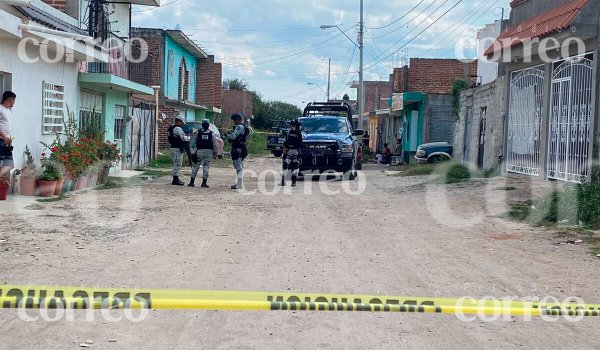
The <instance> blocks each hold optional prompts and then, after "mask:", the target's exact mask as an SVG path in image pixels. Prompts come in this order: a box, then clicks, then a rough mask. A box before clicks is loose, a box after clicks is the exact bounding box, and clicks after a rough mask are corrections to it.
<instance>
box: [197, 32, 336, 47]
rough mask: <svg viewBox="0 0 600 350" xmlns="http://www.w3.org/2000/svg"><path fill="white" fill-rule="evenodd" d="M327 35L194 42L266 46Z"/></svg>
mask: <svg viewBox="0 0 600 350" xmlns="http://www.w3.org/2000/svg"><path fill="white" fill-rule="evenodd" d="M326 35H329V34H316V35H308V36H299V37H295V38H290V39H286V40H273V41H262V42H260V41H258V42H250V41H246V42H243V41H240V42H222V41H205V40H194V41H197V42H199V43H201V44H220V45H267V44H278V43H292V42H295V41H299V40H306V39H312V38H318V37H323V36H326Z"/></svg>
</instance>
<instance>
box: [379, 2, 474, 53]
mask: <svg viewBox="0 0 600 350" xmlns="http://www.w3.org/2000/svg"><path fill="white" fill-rule="evenodd" d="M436 1H437V0H436ZM448 1H450V0H446V1H444V3H442V4H441V5H440V6H438V8H437V9H435V10H434V11H433V12H432V13H431V14H429V15H428V16H427V17H426V18H425V20H423V22H421V23H425V21H427V20H428V19H430V18H431V16H433V15H434V14H435V13H436V12H437V11H438V10H439V9H441V8H442V7H443V6H444V5H446V3H448ZM434 2H435V1H434ZM460 2H462V0H460V1H459V2H458V3H457V4H456V5H454V7H456V6H457V5H458V4H459V3H460ZM432 4H433V3H432ZM454 7H452V8H454ZM421 13H423V12H421ZM419 15H420V14H419ZM419 15H418V16H419ZM421 23H419V24H418V25H416V26H415V27H413V28H412V29H411V30H409V31H408V33H406V34H404V35H403V36H402V37H401V38H400V39H399V40H398V41H397V42H396V43H394V45H392V46H390V47H389V48H388V49H387V50H385V51H383V53H382V55H383V54H385V53H386V52H388V51H389V50H390V49H392V48H393V47H394V46H395V45H397V44H398V43H400V42H401V41H402V40H403V39H405V38H407V37H408V36H409V35H410V34H411V33H412V32H414V31H415V30H417V29H418V28H419V26H420V25H421ZM434 23H435V22H434ZM428 28H429V27H428ZM376 38H379V37H375V38H373V39H376ZM382 55H379V56H377V57H375V59H374V60H373V61H375V60H377V59H378V58H379V57H381V56H382ZM373 61H371V62H373Z"/></svg>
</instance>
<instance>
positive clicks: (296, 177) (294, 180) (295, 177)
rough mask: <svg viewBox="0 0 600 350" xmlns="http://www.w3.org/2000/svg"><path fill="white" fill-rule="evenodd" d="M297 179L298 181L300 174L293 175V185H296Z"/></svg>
mask: <svg viewBox="0 0 600 350" xmlns="http://www.w3.org/2000/svg"><path fill="white" fill-rule="evenodd" d="M296 181H298V176H297V175H292V187H296Z"/></svg>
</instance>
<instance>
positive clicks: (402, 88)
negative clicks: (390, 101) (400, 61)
mask: <svg viewBox="0 0 600 350" xmlns="http://www.w3.org/2000/svg"><path fill="white" fill-rule="evenodd" d="M392 84H393V88H394V92H395V93H400V92H406V91H408V66H404V67H402V68H394V73H392Z"/></svg>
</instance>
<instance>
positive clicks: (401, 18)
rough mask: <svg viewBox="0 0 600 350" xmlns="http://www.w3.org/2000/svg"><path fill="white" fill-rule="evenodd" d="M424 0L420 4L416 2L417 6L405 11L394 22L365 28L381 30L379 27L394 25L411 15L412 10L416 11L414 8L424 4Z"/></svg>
mask: <svg viewBox="0 0 600 350" xmlns="http://www.w3.org/2000/svg"><path fill="white" fill-rule="evenodd" d="M424 2H425V0H421V1H420V2H419V3H418V4H416V5H415V6H414V7H413V8H412V9H410V10H409V11H408V12H407V13H405V14H404V15H403V16H402V17H400V18H398V19H396V20H395V21H393V22H391V23H388V24H386V25H384V26H381V27H373V28H370V27H365V28H366V29H372V30H379V29H384V28H387V27H390V26H392V25H394V24H396V23H398V22H400V21H401V20H403V19H404V18H405V17H406V16H408V15H409V14H410V13H411V12H413V11H414V10H415V9H416V8H417V7H419V5H421V4H422V3H424Z"/></svg>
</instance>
